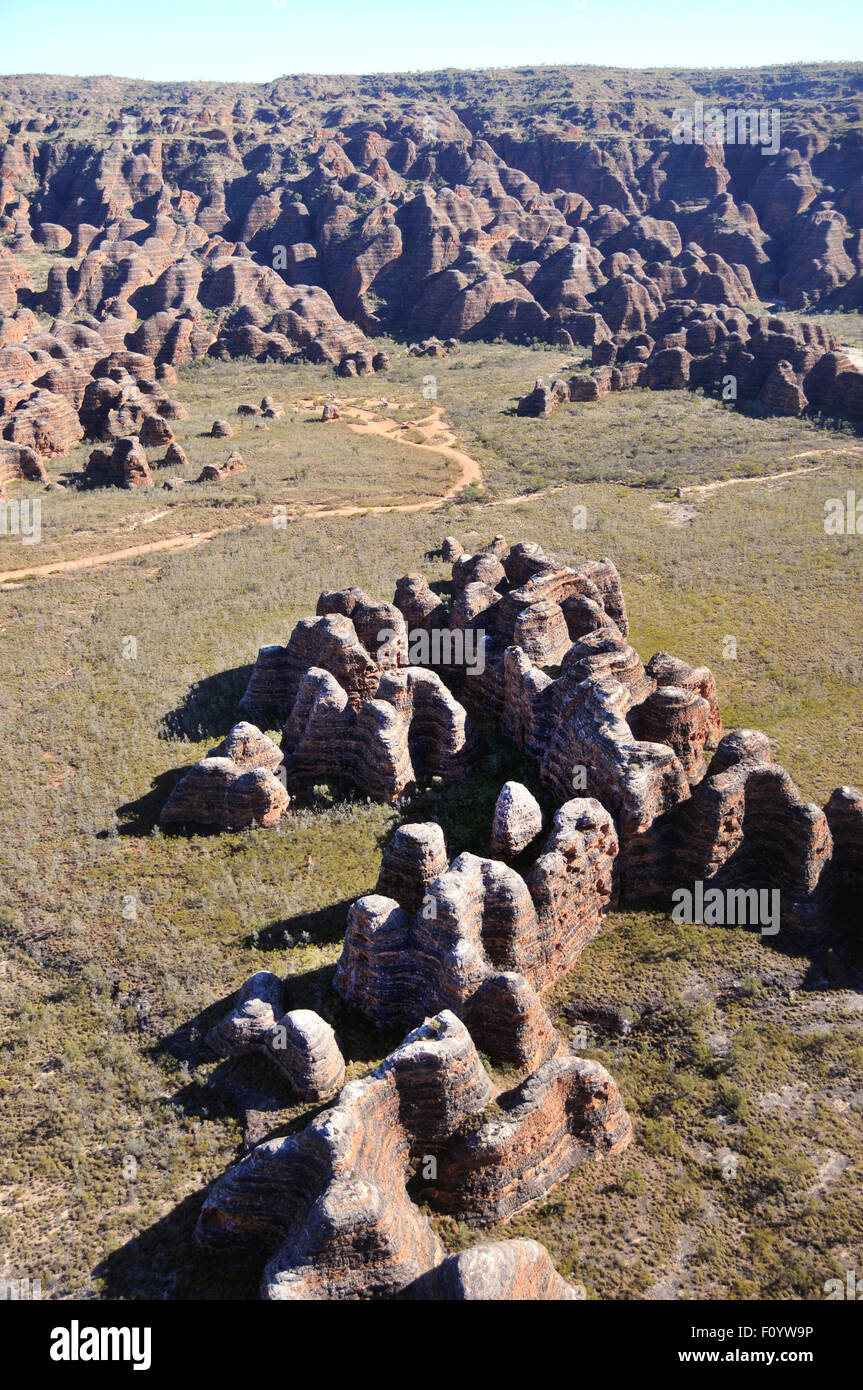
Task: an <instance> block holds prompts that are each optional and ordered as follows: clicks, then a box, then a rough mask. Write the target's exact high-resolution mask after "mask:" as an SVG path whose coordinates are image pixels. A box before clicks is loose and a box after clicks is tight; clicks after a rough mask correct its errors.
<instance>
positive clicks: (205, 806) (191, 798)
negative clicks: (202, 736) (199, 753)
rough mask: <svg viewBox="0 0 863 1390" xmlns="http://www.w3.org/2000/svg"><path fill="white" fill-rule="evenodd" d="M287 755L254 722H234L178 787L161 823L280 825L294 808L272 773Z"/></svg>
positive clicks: (239, 826)
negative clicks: (283, 756) (224, 736)
mask: <svg viewBox="0 0 863 1390" xmlns="http://www.w3.org/2000/svg"><path fill="white" fill-rule="evenodd" d="M281 762H282V755H281V753H280V751H279V749H278V748H277V747H276V745H275V744H274V743H273V742H272V741H271V740H270V739H268V738H267V737H266V736H265V735H264V734H262V733H261V731H260V729H257V728H255V726H254V725H253V724H247V723H241V724H235V725H234V728H233V729H232V730H231V731H230V733H229V734H228V735H227V737H226V738H225V739H224V740H223V742H222V743H221V744H219V746H218V748H214V749H213V750H212V752H211V753H209V754H208V756H207V757H206V758H202V759H201V761H200V762H198V763H195V764H194V766H193V767H191V768H190V769H189V771H188V772H187V773H186V775H185V776H184V777H182V778H181V779H180V781H179V782H178V783H177V785H176V786H175V788H174V790H173V791H172V792H171V795H170V796H169V797H168V800H167V801H166V802H165V805H164V806H163V807H162V811H161V814H160V816H159V824H160V825H183V824H185V825H209V826H214V827H216V828H217V829H220V830H240V829H242V828H243V827H244V826H247V825H251V824H252V823H253V822H255V823H256V824H257V825H262V826H270V825H278V823H279V821H280V820H281V819H282V816H283V815H284V814H285V812H286V811H287V809H288V807H289V805H290V801H291V799H290V797H289V796H288V793H287V791H286V790H285V788H284V786H283V785H282V782H281V781H280V780H279V779H278V778H277V777H275V776H274V775H273V769H274V768H276V767H278V766H280V764H281Z"/></svg>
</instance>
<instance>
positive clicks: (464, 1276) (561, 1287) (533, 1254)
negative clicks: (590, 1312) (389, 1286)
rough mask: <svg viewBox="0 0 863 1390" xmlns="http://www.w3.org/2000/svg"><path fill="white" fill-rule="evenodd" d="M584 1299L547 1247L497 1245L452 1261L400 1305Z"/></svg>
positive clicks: (410, 1290) (406, 1292)
mask: <svg viewBox="0 0 863 1390" xmlns="http://www.w3.org/2000/svg"><path fill="white" fill-rule="evenodd" d="M580 1296H581V1295H580V1294H579V1293H578V1292H576V1290H575V1289H574V1288H573V1286H572V1285H571V1284H568V1283H567V1282H566V1280H565V1279H562V1278H561V1277H560V1275H559V1274H558V1272H557V1270H556V1269H555V1267H554V1265H553V1264H552V1263H551V1259H550V1258H549V1254H548V1251H547V1250H546V1248H545V1246H544V1245H540V1244H539V1242H538V1241H535V1240H496V1241H488V1242H483V1243H482V1244H480V1245H473V1246H471V1248H470V1249H469V1250H461V1251H459V1253H458V1254H457V1255H450V1256H448V1258H447V1259H445V1260H444V1261H443V1262H442V1263H441V1264H439V1265H435V1266H434V1268H433V1269H430V1270H429V1271H428V1272H427V1273H426V1274H423V1275H421V1276H420V1278H419V1279H415V1280H414V1282H413V1283H412V1284H408V1286H407V1288H405V1289H402V1291H401V1293H399V1295H398V1297H399V1298H400V1299H412V1300H416V1299H434V1300H436V1301H438V1302H439V1301H441V1300H446V1301H449V1302H462V1301H463V1300H471V1301H473V1300H482V1301H483V1302H489V1303H490V1302H494V1303H499V1302H522V1301H531V1302H543V1303H558V1302H566V1301H571V1300H576V1299H578V1298H579V1297H580Z"/></svg>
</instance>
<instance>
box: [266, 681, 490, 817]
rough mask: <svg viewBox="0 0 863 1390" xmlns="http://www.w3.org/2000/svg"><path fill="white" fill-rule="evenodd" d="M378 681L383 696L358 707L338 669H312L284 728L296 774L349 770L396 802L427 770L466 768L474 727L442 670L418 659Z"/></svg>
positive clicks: (454, 773) (379, 797) (451, 772)
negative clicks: (426, 667) (417, 662)
mask: <svg viewBox="0 0 863 1390" xmlns="http://www.w3.org/2000/svg"><path fill="white" fill-rule="evenodd" d="M364 669H368V668H364ZM376 688H377V698H375V699H366V700H364V701H363V702H362V703H360V704H359V707H358V708H355V707H354V706H353V705H352V704H351V703H350V702H349V699H348V695H347V693H346V691H345V690H344V689H343V687H342V686H341V685H340V684H339V682H338V681H337V679H336V678H335V676H333V675H330V673H329V672H328V671H324V670H321V669H319V668H318V667H314V666H313V667H312V668H311V669H310V670H309V671H308V672H307V673H306V675H305V676H304V677H303V679H302V681H301V683H300V687H299V691H298V694H297V698H296V702H295V704H294V708H293V710H292V712H291V716H290V718H289V719H288V721H287V723H286V724H285V728H284V739H283V749H284V754H285V767H286V770H287V773H288V776H289V777H299V778H308V777H317V778H321V777H344V778H347V779H348V780H349V781H351V782H353V784H354V785H355V786H356V787H358V788H359V790H360V791H362V792H364V793H365V794H366V795H367V796H370V797H372V799H373V800H375V801H387V802H392V801H395V800H396V799H397V798H398V797H399V796H400V795H401V794H402V792H403V791H405V789H406V788H408V787H410V786H412V785H413V784H414V783H415V782H416V781H417V780H419V779H420V778H421V777H432V776H441V777H445V778H446V779H447V780H451V779H454V778H460V777H463V776H465V775H466V773H467V772H468V771H469V770H470V768H471V765H472V762H473V758H474V753H475V738H474V734H473V731H472V728H471V725H470V722H469V720H468V718H467V715H466V713H465V710H464V708H463V707H462V706H461V705H460V704H459V703H458V701H457V700H456V699H455V698H454V697H453V696H452V695H451V694H450V692H449V691H448V690H447V688H446V686H445V685H444V684H443V682H442V681H441V679H440V677H439V676H437V675H436V674H435V673H434V672H432V671H426V670H423V669H422V668H421V667H414V666H410V667H405V668H402V669H401V670H399V671H396V672H390V673H387V674H385V675H382V676H380V677H379V678H377V681H376Z"/></svg>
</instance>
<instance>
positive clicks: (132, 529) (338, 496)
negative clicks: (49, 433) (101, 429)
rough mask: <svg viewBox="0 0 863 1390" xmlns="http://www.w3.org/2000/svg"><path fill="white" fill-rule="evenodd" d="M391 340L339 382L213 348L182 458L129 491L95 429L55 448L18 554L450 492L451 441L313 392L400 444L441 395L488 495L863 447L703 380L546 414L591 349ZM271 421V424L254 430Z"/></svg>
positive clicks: (787, 463) (154, 462) (196, 372)
mask: <svg viewBox="0 0 863 1390" xmlns="http://www.w3.org/2000/svg"><path fill="white" fill-rule="evenodd" d="M387 346H388V348H389V351H390V355H391V360H392V370H391V371H390V372H389V373H387V375H386V376H385V377H381V376H376V377H362V378H348V379H346V380H342V379H340V378H337V377H334V376H333V375H332V374H331V373H330V372H328V371H326V370H324V369H321V368H316V367H312V366H309V365H308V364H301V363H298V364H288V365H281V364H280V365H276V364H261V363H255V362H251V361H248V360H246V361H242V360H241V361H237V362H228V363H219V362H215V361H213V360H211V359H204V360H203V361H201V362H198V363H195V364H192V365H190V366H189V367H186V368H184V369H183V370H182V371H181V373H180V380H179V382H178V384H177V385H176V386H173V387H171V388H169V389H170V392H171V394H172V395H173V396H174V397H175V398H176V399H177V400H179V401H180V402H181V404H182V405H183V406H185V408H186V409H187V410H188V412H189V416H188V419H186V420H180V421H176V422H174V423H173V425H172V428H173V429H174V433H175V435H176V437H177V441H178V443H179V444H180V445H181V447H182V448H183V450H184V451H185V453H186V455H187V458H188V460H189V462H188V466H187V467H186V468H183V469H177V468H167V469H166V468H163V467H161V466H160V465H161V460H162V459H163V458H164V453H165V450H164V448H159V449H156V448H152V449H148V450H147V451H146V452H147V457H148V461H149V463H150V467H151V470H152V474H153V479H154V484H155V486H154V487H153V488H152V489H139V490H136V491H134V492H131V493H130V492H124V491H123V490H122V489H114V488H107V489H105V488H103V489H98V490H93V489H87V490H83V489H82V480H83V471H84V468H85V466H86V462H87V458H88V456H89V453H90V450H91V448H92V447H93V446H92V444H91V443H88V442H84V443H81V444H79V445H77V446H76V447H75V448H73V449H71V450H70V451H69V452H68V454H66V455H64V456H63V457H62V458H58V459H53V460H49V464H48V467H49V472H50V473H51V475H52V477H53V478H55V479H57V480H59V481H61V482H63V483H65V484H66V488H65V491H64V492H62V493H61V492H57V493H53V494H52V495H51V496H50V498H47V499H46V500H45V501H44V503H43V507H42V536H43V538H42V542H41V544H40V545H39V547H38V552H37V550H36V549H35V548H34V549H31V550H30V552H29V553H27V554H22V555H21V559H20V566H23V565H25V564H29V563H32V564H37V563H38V564H47V563H51V562H53V561H55V560H60V559H72V558H76V557H80V556H84V555H88V554H99V553H103V552H105V551H110V550H117V549H121V548H124V547H125V546H127V545H131V544H138V543H145V542H150V541H157V540H161V539H165V538H167V537H170V536H176V535H183V534H185V535H188V534H191V533H192V532H202V531H210V530H213V529H225V528H228V527H232V526H236V525H241V524H244V523H246V522H248V521H250V520H257V521H272V517H273V508H274V506H279V507H285V508H287V514H288V515H290V516H293V515H298V514H299V513H300V512H301V511H302V510H303V509H305V508H308V507H322V508H326V509H330V508H334V507H339V506H348V505H356V506H363V507H373V506H391V505H411V504H415V503H418V502H422V501H425V500H433V499H434V498H435V497H440V496H442V495H443V494H444V493H445V492H446V491H447V490H448V488H449V487H450V486H451V485H452V484H453V482H454V481H455V479H456V478H457V476H458V469H457V466H456V464H455V463H454V462H453V461H452V460H451V459H449V458H447V457H445V456H443V455H440V454H438V453H434V452H430V451H424V450H418V449H406V448H405V444H404V443H402V444H400V443H399V442H398V441H397V440H396V439H394V438H382V437H378V436H370V435H363V434H361V433H358V432H357V431H355V430H353V429H352V428H351V421H350V420H348V419H347V418H344V417H343V418H342V419H341V420H336V421H333V422H330V423H327V424H326V425H324V424H322V423H321V422H320V420H319V419H317V418H315V416H314V415H310V414H309V413H308V412H304V411H303V410H301V409H299V408H297V407H298V406H299V404H300V402H303V401H305V402H308V401H310V400H311V399H312V398H320V400H319V404H320V403H322V401H323V400H324V399H325V397H326V396H327V395H328V394H329V393H330V392H334V393H335V394H336V395H337V396H338V397H340V398H344V399H345V400H346V401H347V402H349V403H353V404H357V405H363V404H364V403H367V404H369V408H370V414H371V415H372V416H373V417H374V418H380V419H385V418H390V419H394V420H397V421H398V422H399V423H402V424H404V425H405V426H406V428H405V429H403V430H402V431H401V432H400V433H401V434H402V435H403V437H404V441H405V443H406V444H411V443H418V442H420V441H421V439H422V437H423V436H422V435H421V434H420V433H418V432H417V431H416V430H412V429H411V428H410V423H411V422H412V421H417V422H420V423H421V422H422V420H423V419H424V418H425V417H426V416H427V415H428V413H429V410H430V409H431V407H432V406H433V405H437V406H440V407H442V409H443V411H444V416H445V419H446V421H447V422H448V423H449V424H450V425H451V427H452V429H453V430H454V432H455V434H456V437H457V439H458V443H459V446H460V447H461V448H462V449H463V450H464V451H466V452H467V453H468V454H470V455H471V457H473V458H474V459H476V461H477V462H478V463H479V464H480V466H481V468H482V473H483V482H482V485H481V486H479V487H474V489H473V491H474V493H475V494H476V495H477V496H481V497H482V498H483V499H485V500H498V501H502V500H504V499H506V498H512V497H517V496H521V495H523V494H526V493H538V492H542V491H545V490H547V489H549V488H553V487H555V486H560V485H563V484H571V483H625V484H628V485H631V486H635V487H646V488H652V489H656V490H657V496H663V495H668V496H670V495H671V492H672V491H673V489H675V488H676V487H679V486H690V485H694V484H699V483H705V482H711V481H715V480H723V479H731V478H738V477H746V476H762V475H765V474H768V473H773V472H779V471H782V470H784V469H786V468H793V467H802V466H804V465H805V464H806V463H807V462H812V460H810V459H808V455H809V454H810V453H811V451H813V450H825V451H827V455H828V456H829V457H830V458H835V459H838V460H841V459H843V458H846V457H847V459H848V460H849V461H853V460H854V459H856V458H858V457H859V456H860V451H861V444H860V441H859V439H858V437H857V436H856V435H855V434H854V432H853V431H852V429H851V427H850V426H848V425H845V426H843V427H841V428H827V427H826V426H821V425H816V424H814V423H812V422H809V421H802V420H796V419H784V420H783V419H778V418H775V417H774V418H770V417H764V416H762V417H759V416H757V415H753V414H746V413H744V412H743V411H739V410H735V409H734V408H732V407H731V406H729V405H724V404H722V403H721V402H720V401H717V400H714V399H711V398H709V397H705V396H703V395H702V394H699V393H692V394H690V393H687V392H678V391H665V392H652V391H645V390H636V391H631V392H626V393H622V394H614V395H610V396H607V397H604V398H603V399H602V400H601V401H598V402H595V403H590V404H583V403H582V404H574V405H570V406H564V407H561V408H559V409H558V410H557V411H555V413H554V414H553V415H551V416H550V417H548V418H547V419H541V420H534V419H523V418H518V417H517V416H516V415H515V413H514V409H515V405H516V402H517V399H518V397H519V396H520V395H522V394H523V393H524V392H525V391H527V390H528V389H529V388H530V387H531V386H532V385H533V382H534V380H535V379H536V377H538V376H541V377H543V378H544V379H545V380H547V381H548V380H553V379H554V378H555V377H558V376H562V375H570V374H571V373H572V372H573V371H574V370H577V369H579V368H580V367H583V366H584V365H585V364H586V361H587V356H586V354H585V353H584V351H583V350H581V349H576V350H575V351H574V352H570V353H569V354H567V353H564V352H560V351H559V350H554V349H551V348H548V347H544V346H534V347H519V346H516V345H514V344H511V343H492V344H466V345H463V346H462V349H461V351H460V352H459V353H457V354H454V355H452V356H449V357H446V358H440V359H438V358H432V359H430V358H412V357H409V356H408V355H407V351H406V349H405V347H404V346H403V345H399V344H396V343H389V344H387ZM424 391H425V392H426V393H431V392H434V393H435V395H434V398H431V396H430V395H429V394H426V395H425V396H424V394H423V393H424ZM264 395H272V396H273V397H274V398H275V399H276V400H277V401H279V402H281V403H282V404H284V406H285V407H286V411H285V415H284V416H283V417H281V418H280V419H275V420H270V421H267V422H262V421H260V420H259V419H257V418H256V417H247V416H239V415H237V413H236V411H237V407H238V405H240V404H242V403H248V404H258V403H259V402H260V400H261V399H262V397H263V396H264ZM382 401H386V402H387V404H385V405H384V404H381V403H380V402H382ZM316 413H318V414H319V410H318V411H317V412H316ZM217 418H226V419H228V420H229V421H230V423H231V425H232V428H233V429H234V431H235V433H234V436H233V437H232V438H230V439H213V438H211V437H210V430H211V427H212V424H213V420H214V419H217ZM261 423H266V424H267V425H268V428H267V429H266V430H261V429H258V428H256V426H257V425H258V424H261ZM235 449H236V450H238V451H239V452H240V453H241V454H242V456H243V459H244V461H245V463H246V466H247V471H246V472H245V473H238V474H233V475H230V476H228V477H226V478H224V479H222V480H220V481H218V482H216V483H200V484H199V483H196V482H195V481H194V480H195V479H196V478H197V477H198V475H199V473H200V471H201V469H202V467H203V466H204V464H205V463H216V464H219V465H221V464H223V463H224V462H225V461H226V460H227V458H228V455H229V454H230V453H231V452H232V451H233V450H235ZM168 478H176V479H178V480H180V481H181V482H182V483H183V484H184V485H183V486H182V487H180V488H179V489H178V490H176V491H165V490H164V489H163V488H162V486H161V485H162V483H163V482H164V481H166V479H168ZM185 484H188V486H186V485H185ZM28 491H29V492H30V493H31V494H32V495H33V496H36V495H38V491H39V490H38V487H37V486H35V485H31V486H30V487H29V488H28V487H24V488H23V490H22V495H24V494H25V493H27V492H28ZM14 554H15V551H14V549H10V548H9V547H8V546H7V545H6V544H5V541H4V539H3V538H2V537H0V565H2V566H3V568H4V569H5V568H7V567H8V568H9V569H12V568H15V567H18V566H17V565H16V564H15V563H14V561H13V560H9V561H8V563H6V562H5V557H6V556H8V555H13V556H14Z"/></svg>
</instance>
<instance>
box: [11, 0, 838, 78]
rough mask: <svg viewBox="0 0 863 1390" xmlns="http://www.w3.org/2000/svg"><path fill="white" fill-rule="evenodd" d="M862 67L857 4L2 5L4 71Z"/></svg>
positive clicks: (182, 73) (209, 0)
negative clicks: (833, 63) (849, 63)
mask: <svg viewBox="0 0 863 1390" xmlns="http://www.w3.org/2000/svg"><path fill="white" fill-rule="evenodd" d="M830 59H833V60H842V59H845V60H860V59H863V4H861V0H820V3H818V4H817V5H813V4H812V3H811V0H767V3H765V2H764V0H761V3H758V0H713V3H711V2H710V0H706V3H701V4H699V3H697V0H241V3H239V4H238V3H237V0H0V68H2V71H3V72H5V73H24V72H49V73H63V74H67V75H76V76H77V75H81V76H83V75H86V74H105V73H111V74H114V75H115V76H119V77H141V78H149V79H159V78H162V79H165V80H174V79H178V78H186V79H188V80H207V79H209V80H222V81H231V80H233V81H246V82H267V81H269V80H270V79H272V78H274V77H277V76H279V75H280V74H282V73H296V72H317V73H345V72H347V73H363V72H397V71H405V70H413V71H428V70H431V69H435V68H443V67H460V68H470V67H516V66H523V65H529V64H537V63H598V64H602V65H610V66H615V67H675V66H677V67H684V66H686V67H708V66H710V67H742V66H758V65H760V64H765V63H786V62H804V61H820V60H830Z"/></svg>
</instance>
